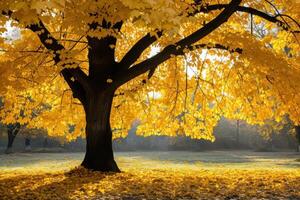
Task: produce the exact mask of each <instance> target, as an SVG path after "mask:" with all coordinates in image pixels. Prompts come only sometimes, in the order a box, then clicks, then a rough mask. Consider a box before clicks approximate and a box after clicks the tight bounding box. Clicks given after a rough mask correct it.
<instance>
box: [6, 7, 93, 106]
mask: <svg viewBox="0 0 300 200" xmlns="http://www.w3.org/2000/svg"><path fill="white" fill-rule="evenodd" d="M1 13H2V14H3V15H6V16H8V17H10V18H12V15H13V12H12V11H2V12H1ZM14 20H16V21H19V20H18V19H14ZM26 28H28V29H30V30H31V31H33V32H34V33H36V34H37V36H38V37H39V39H40V41H41V43H42V44H43V46H44V47H45V48H46V49H47V50H48V51H50V52H52V53H53V54H54V57H53V60H54V62H55V64H58V63H59V62H60V61H61V59H60V53H61V51H63V50H65V48H64V46H63V45H61V44H60V43H59V41H58V40H57V39H56V38H54V37H53V36H52V35H51V33H50V31H49V30H48V29H47V27H46V26H45V24H44V23H43V22H42V21H41V20H39V21H38V22H37V23H34V24H30V25H27V26H26ZM69 64H70V63H69ZM66 65H67V63H65V64H64V66H66ZM61 74H62V75H63V77H64V79H65V81H66V82H67V83H68V85H69V87H70V88H71V90H72V92H73V96H74V97H76V98H78V99H79V100H81V101H82V102H83V101H84V95H83V94H84V92H85V91H88V89H89V84H88V77H87V75H86V74H85V73H84V72H83V71H82V70H81V69H80V68H79V67H77V68H72V69H71V68H65V69H63V70H62V71H61ZM84 90H85V91H84Z"/></svg>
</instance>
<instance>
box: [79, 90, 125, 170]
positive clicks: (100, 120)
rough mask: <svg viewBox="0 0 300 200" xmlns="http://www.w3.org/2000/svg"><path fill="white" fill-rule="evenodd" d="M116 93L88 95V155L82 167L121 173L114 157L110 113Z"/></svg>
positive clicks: (105, 92)
mask: <svg viewBox="0 0 300 200" xmlns="http://www.w3.org/2000/svg"><path fill="white" fill-rule="evenodd" d="M113 96H114V91H111V90H105V91H100V92H99V91H95V92H92V93H90V95H87V98H86V103H85V105H84V108H85V113H86V153H85V157H84V160H83V162H82V164H81V165H82V166H83V167H85V168H88V169H92V170H97V171H113V172H120V170H119V168H118V166H117V164H116V162H115V160H114V156H113V149H112V130H111V127H110V112H111V106H112V101H113Z"/></svg>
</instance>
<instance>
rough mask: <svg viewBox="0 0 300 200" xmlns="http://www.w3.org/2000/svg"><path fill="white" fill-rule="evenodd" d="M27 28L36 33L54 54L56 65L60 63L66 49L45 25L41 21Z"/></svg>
mask: <svg viewBox="0 0 300 200" xmlns="http://www.w3.org/2000/svg"><path fill="white" fill-rule="evenodd" d="M27 28H28V29H30V30H32V31H33V32H35V33H36V34H37V36H38V37H39V39H40V41H41V43H42V44H43V45H44V46H45V47H46V49H48V50H49V51H50V52H52V53H53V54H54V57H53V60H54V62H55V64H57V63H58V62H60V57H59V55H60V52H61V51H62V50H64V49H65V48H64V46H62V45H61V44H60V43H59V42H58V41H57V39H55V38H54V37H53V36H52V35H51V33H50V32H49V30H48V29H47V28H46V26H45V25H44V23H43V22H42V21H39V22H38V23H36V24H31V25H28V26H27Z"/></svg>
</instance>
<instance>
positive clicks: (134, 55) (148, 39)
mask: <svg viewBox="0 0 300 200" xmlns="http://www.w3.org/2000/svg"><path fill="white" fill-rule="evenodd" d="M161 36H162V31H156V35H152V34H151V33H148V34H147V35H145V36H144V37H142V38H141V39H140V40H139V41H137V43H135V45H133V46H132V48H131V49H130V50H129V51H128V52H127V53H126V55H125V56H124V57H123V58H122V60H121V61H120V66H121V67H122V68H127V69H128V68H129V67H130V65H132V64H133V63H134V62H136V61H137V59H138V58H139V57H140V56H141V55H142V53H143V52H144V51H145V50H146V49H147V48H148V47H149V46H150V45H151V44H153V43H154V42H155V41H157V39H158V38H159V37H161Z"/></svg>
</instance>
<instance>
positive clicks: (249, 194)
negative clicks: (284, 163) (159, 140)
mask: <svg viewBox="0 0 300 200" xmlns="http://www.w3.org/2000/svg"><path fill="white" fill-rule="evenodd" d="M0 194H1V199H3V200H5V199H9V200H11V199H226V200H229V199H291V200H292V199H293V200H296V199H300V170H259V169H256V170H244V169H224V170H222V169H208V170H204V169H199V170H190V169H189V170H184V169H183V170H181V169H180V170H176V169H160V170H156V169H152V170H140V169H139V170H134V169H133V168H130V169H129V170H128V171H124V172H122V173H116V174H114V173H101V172H93V171H89V170H86V169H83V168H76V169H73V170H71V171H69V172H66V173H63V172H60V173H58V172H57V173H42V174H35V175H31V174H29V173H28V172H27V174H20V175H15V176H9V174H0Z"/></svg>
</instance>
